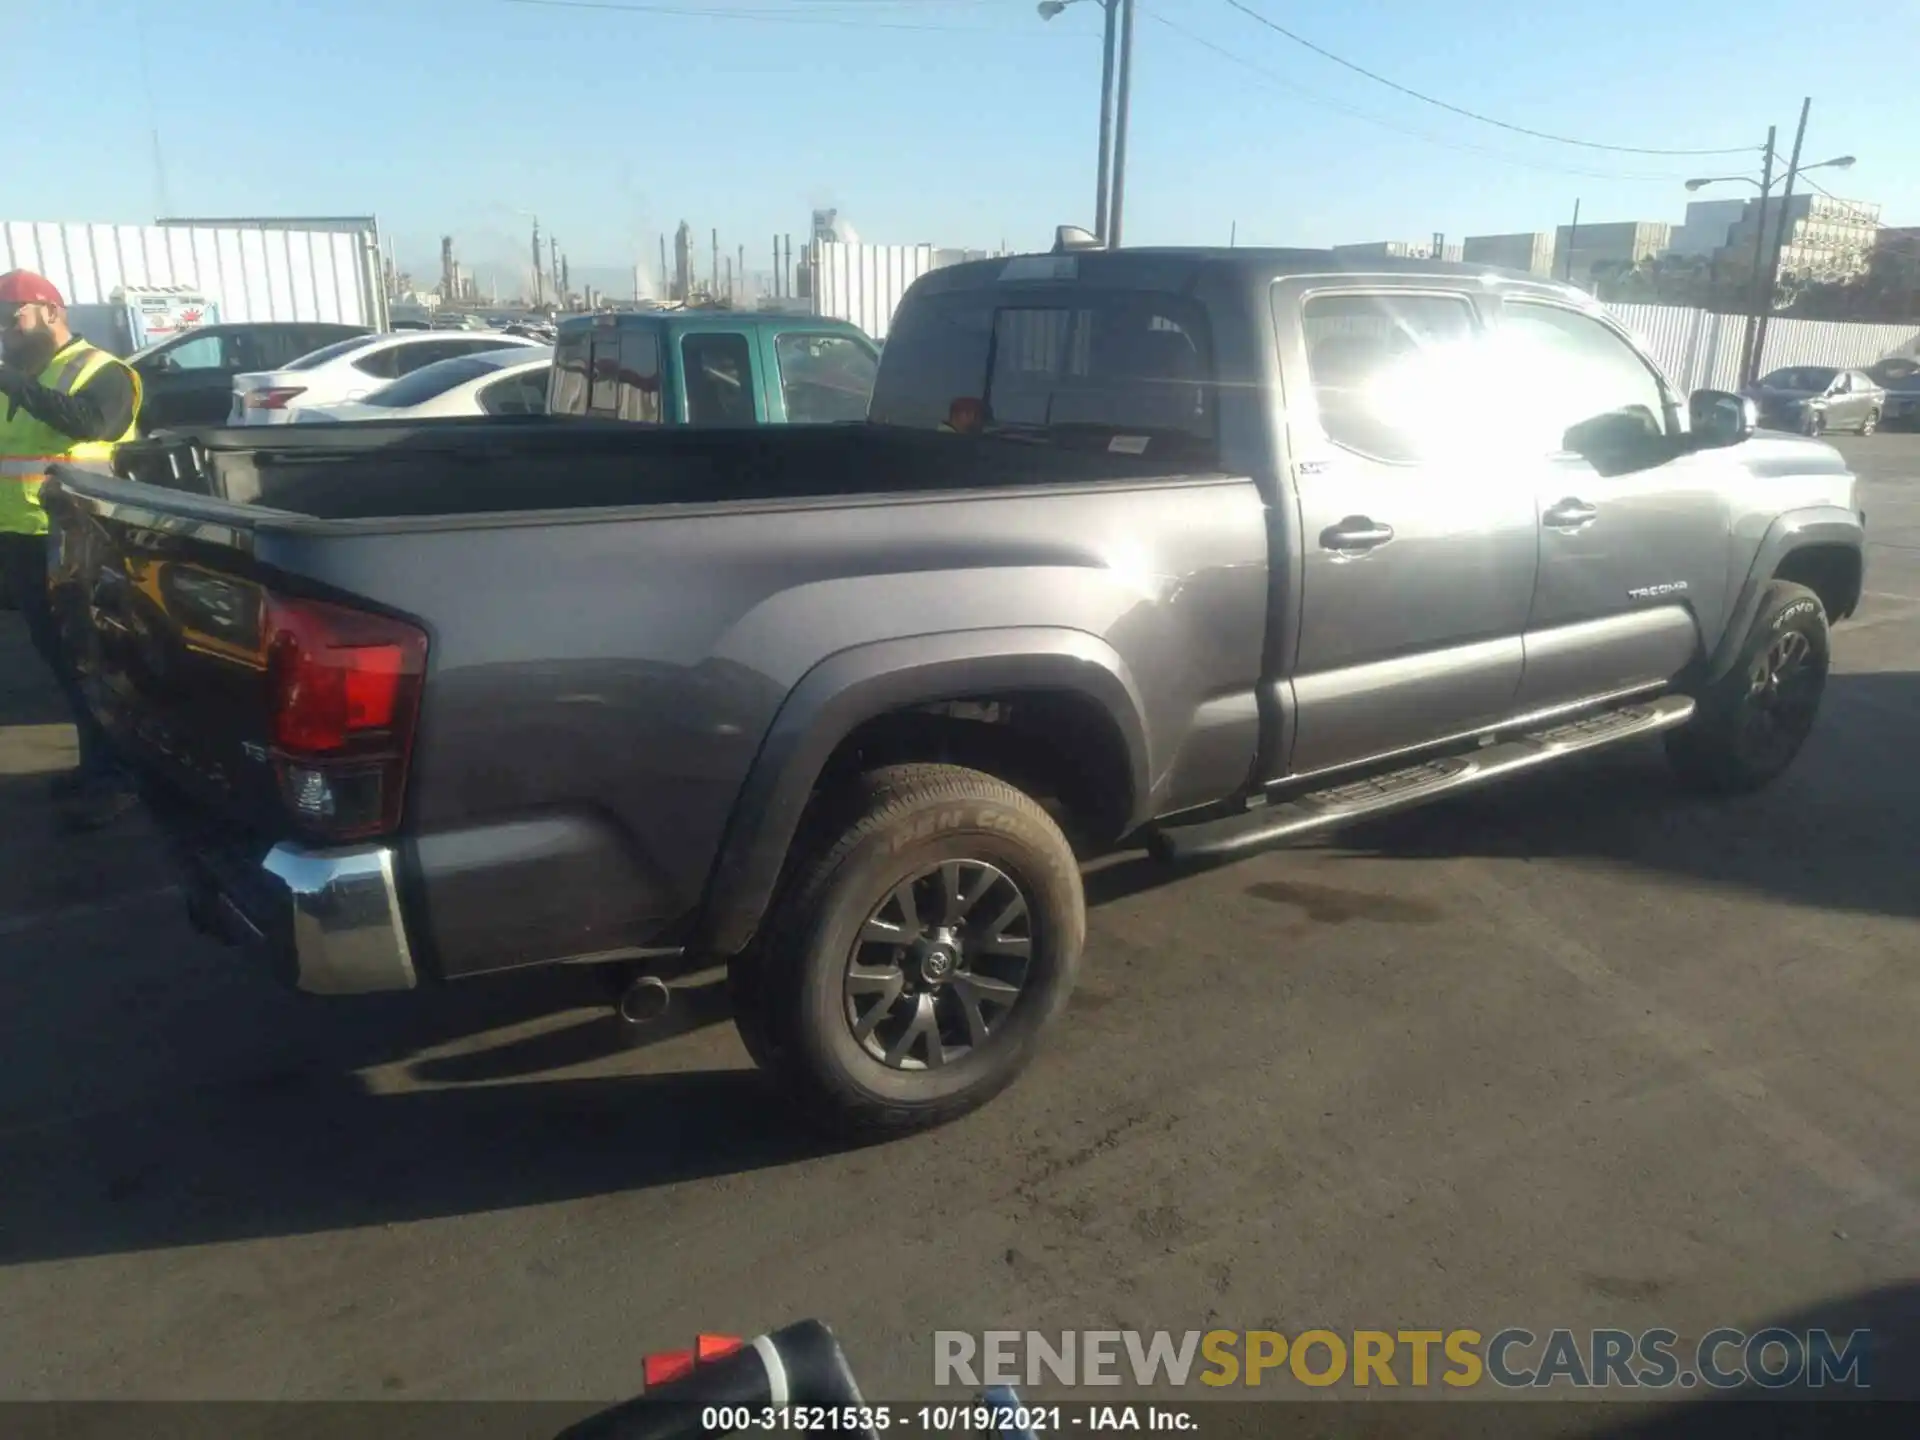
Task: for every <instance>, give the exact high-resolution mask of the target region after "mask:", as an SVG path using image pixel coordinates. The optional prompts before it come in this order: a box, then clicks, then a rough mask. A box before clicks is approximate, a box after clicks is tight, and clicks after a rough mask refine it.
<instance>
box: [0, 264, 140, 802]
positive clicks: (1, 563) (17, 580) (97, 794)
mask: <svg viewBox="0 0 1920 1440" xmlns="http://www.w3.org/2000/svg"><path fill="white" fill-rule="evenodd" d="M139 415H140V379H139V377H138V376H137V375H135V374H134V372H133V371H132V370H131V369H129V368H128V367H127V366H126V365H124V364H122V363H121V362H120V361H119V360H117V359H115V358H114V357H113V356H112V355H109V354H108V353H107V352H106V351H104V350H101V349H99V348H98V347H97V346H93V345H89V344H88V343H87V342H86V341H85V340H81V339H78V338H77V337H75V335H74V334H73V332H72V331H71V330H69V329H68V328H67V306H66V301H65V300H64V299H63V298H62V297H61V294H60V292H59V290H58V289H56V288H55V287H54V285H53V283H52V282H51V281H49V280H48V279H47V278H46V277H45V276H43V275H35V274H34V273H33V272H31V271H28V270H12V271H9V272H8V273H6V274H5V275H0V571H4V576H5V581H6V587H7V591H8V593H9V594H10V595H11V596H12V599H13V603H14V605H15V607H16V608H17V609H18V610H19V611H20V614H21V617H22V618H23V619H24V620H25V621H26V624H27V633H28V635H29V636H30V637H31V639H32V641H33V648H34V649H35V650H36V651H38V652H39V655H40V658H41V659H42V660H44V661H45V662H46V663H47V665H48V667H49V668H50V669H51V670H52V671H53V673H54V678H55V679H56V680H58V681H59V683H60V689H61V691H62V692H63V693H64V694H65V696H66V699H67V707H68V709H69V710H71V711H72V713H73V723H74V727H75V728H76V729H77V730H78V731H79V736H80V765H79V768H78V769H77V770H75V771H73V772H71V773H69V774H66V775H61V776H59V777H57V778H56V779H55V781H54V795H55V798H56V799H59V800H61V801H62V802H64V807H65V810H66V819H67V821H68V823H69V824H70V825H72V826H74V827H76V828H79V829H97V828H99V827H100V826H103V825H107V824H110V823H112V822H113V821H114V820H116V819H118V818H119V817H120V816H121V815H123V814H125V813H126V812H127V811H128V810H129V809H131V808H132V806H133V804H134V795H133V793H132V791H131V789H130V788H129V787H128V786H127V784H126V783H125V781H124V779H123V778H122V776H121V772H120V770H119V767H118V765H117V764H116V763H115V761H114V758H113V752H112V749H111V747H110V746H109V744H108V742H107V737H106V734H105V732H104V731H103V730H102V729H101V728H100V724H99V722H98V721H97V720H95V719H94V717H93V714H92V712H91V711H90V710H89V709H88V708H87V703H86V699H85V697H84V695H83V694H82V692H81V688H80V679H79V675H78V673H77V672H76V670H75V668H74V666H73V662H72V659H71V657H70V656H69V655H68V653H67V649H66V647H65V645H64V644H63V643H62V642H61V638H60V632H59V627H58V626H57V624H56V623H55V621H54V617H53V611H52V608H51V606H50V605H49V603H48V599H47V513H46V511H45V510H43V509H41V508H40V485H41V482H42V481H43V480H45V479H46V474H47V467H48V466H49V465H51V464H52V463H53V462H54V461H56V460H78V461H89V462H96V463H98V462H104V461H106V460H109V459H111V458H112V455H113V451H114V447H115V446H116V445H117V444H119V443H120V442H122V441H126V440H131V439H133V438H134V437H135V436H136V434H137V433H138V422H139Z"/></svg>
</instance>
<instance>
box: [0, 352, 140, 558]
mask: <svg viewBox="0 0 1920 1440" xmlns="http://www.w3.org/2000/svg"><path fill="white" fill-rule="evenodd" d="M121 363H122V362H120V361H119V360H116V359H115V358H114V357H113V356H111V355H109V354H108V353H107V352H106V351H104V350H102V349H100V348H99V347H98V346H96V345H89V344H88V343H87V342H86V341H84V340H78V339H76V340H71V341H69V342H68V343H67V344H65V345H63V346H61V347H60V349H59V350H57V351H55V352H54V356H53V359H51V360H49V361H48V362H47V368H46V369H45V370H43V371H41V372H40V377H39V378H40V383H41V384H42V385H44V386H46V387H47V388H48V389H49V390H57V391H59V392H60V393H61V394H62V395H71V394H73V393H74V392H75V391H77V390H78V389H80V387H81V386H83V385H85V384H86V383H87V382H88V381H89V380H91V379H92V378H93V377H94V376H96V375H98V374H99V373H100V372H101V371H102V370H104V369H106V367H107V366H109V365H119V364H121ZM127 374H129V375H130V376H132V377H133V420H132V421H131V422H130V423H129V424H128V426H127V433H126V434H124V435H122V436H121V437H120V438H119V439H118V440H75V439H73V437H72V436H70V435H62V434H61V433H60V432H59V431H58V430H56V429H54V428H53V427H52V426H51V425H49V424H47V423H46V422H45V421H43V420H40V419H38V418H37V417H35V416H33V415H29V414H28V413H27V410H26V407H25V406H21V407H19V408H18V409H17V410H15V411H14V416H13V419H11V420H9V419H7V410H8V408H9V407H10V406H12V405H13V403H14V402H13V401H12V400H10V399H8V398H7V397H6V396H0V534H4V535H44V534H46V533H47V512H46V511H45V510H42V509H41V508H40V483H41V481H43V480H45V479H46V478H47V467H48V466H49V465H51V464H52V463H53V462H54V461H56V460H90V461H98V462H100V463H102V464H104V463H106V462H107V461H109V460H111V459H112V458H113V451H114V447H115V446H117V445H119V444H121V443H122V442H123V441H127V440H132V439H135V438H136V437H137V436H138V435H139V433H140V399H141V389H140V376H139V374H138V372H136V371H134V370H132V369H131V368H129V369H128V370H127Z"/></svg>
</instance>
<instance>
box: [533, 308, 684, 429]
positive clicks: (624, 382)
mask: <svg viewBox="0 0 1920 1440" xmlns="http://www.w3.org/2000/svg"><path fill="white" fill-rule="evenodd" d="M548 409H549V411H550V413H552V414H554V415H558V416H567V415H590V416H593V417H594V418H595V419H600V420H627V421H631V422H634V423H638V424H644V425H658V424H660V423H661V409H660V339H659V336H658V334H657V333H656V332H655V331H654V330H653V329H652V328H651V327H644V326H639V325H575V326H570V327H568V328H566V329H564V330H562V331H561V333H560V338H559V342H558V343H557V344H556V345H555V347H554V356H553V381H552V390H551V396H550V400H549V403H548Z"/></svg>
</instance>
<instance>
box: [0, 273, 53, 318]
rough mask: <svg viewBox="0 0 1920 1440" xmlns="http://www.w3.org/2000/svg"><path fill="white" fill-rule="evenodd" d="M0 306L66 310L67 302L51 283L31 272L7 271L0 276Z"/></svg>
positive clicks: (42, 276)
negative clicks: (44, 307) (37, 306)
mask: <svg viewBox="0 0 1920 1440" xmlns="http://www.w3.org/2000/svg"><path fill="white" fill-rule="evenodd" d="M0 305H58V306H59V307H60V308H61V309H62V310H64V309H66V308H67V302H66V301H65V300H63V299H62V298H61V296H60V292H59V291H58V290H57V289H55V288H54V284H53V282H52V281H51V280H49V279H47V277H46V276H44V275H36V274H34V273H33V271H31V270H9V271H8V272H7V273H6V274H4V275H0Z"/></svg>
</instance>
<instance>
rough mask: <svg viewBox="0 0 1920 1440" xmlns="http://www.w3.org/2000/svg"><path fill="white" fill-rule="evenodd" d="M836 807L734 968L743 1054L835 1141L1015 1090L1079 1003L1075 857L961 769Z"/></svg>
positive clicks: (873, 779) (1061, 840) (927, 772)
mask: <svg viewBox="0 0 1920 1440" xmlns="http://www.w3.org/2000/svg"><path fill="white" fill-rule="evenodd" d="M828 803H829V805H830V806H831V807H833V809H834V810H835V811H837V813H838V814H839V815H840V816H841V817H843V818H841V819H840V820H838V821H833V822H829V823H827V824H826V825H823V826H820V827H818V828H817V830H816V832H815V843H814V845H813V846H812V847H811V848H812V853H811V854H803V855H800V856H798V857H796V860H797V864H796V866H795V870H794V873H793V875H792V877H791V882H790V884H789V885H788V886H787V887H786V888H785V890H784V891H783V894H782V897H781V899H780V900H778V901H777V902H776V904H775V906H774V908H773V910H772V911H771V912H770V914H769V915H768V918H767V923H766V925H765V927H764V928H763V930H762V933H761V935H760V937H759V938H758V939H757V940H756V942H755V945H754V949H753V951H752V952H751V953H750V955H749V956H747V957H743V958H742V959H741V960H740V961H738V962H736V966H735V970H734V975H733V988H734V992H735V1003H736V1005H739V1006H740V1007H741V1011H740V1012H739V1013H740V1015H741V1034H742V1039H743V1040H744V1041H745V1042H746V1043H747V1047H748V1050H749V1052H750V1053H751V1054H752V1055H753V1057H754V1059H755V1061H756V1062H757V1063H759V1064H761V1065H762V1066H763V1067H765V1068H767V1069H768V1070H770V1071H772V1072H773V1073H774V1075H775V1076H776V1077H777V1079H778V1080H779V1081H780V1082H781V1086H782V1089H783V1090H784V1091H785V1092H786V1094H787V1095H788V1097H789V1098H791V1099H792V1100H793V1101H794V1102H795V1103H796V1104H797V1105H798V1106H799V1108H800V1110H801V1111H802V1113H803V1114H804V1115H806V1116H807V1117H808V1118H809V1119H810V1120H812V1121H813V1122H815V1123H816V1124H817V1125H819V1126H820V1127H821V1128H823V1129H824V1130H826V1131H828V1132H830V1133H832V1134H835V1135H838V1136H844V1137H850V1138H872V1137H875V1136H881V1135H892V1134H903V1133H906V1132H908V1131H912V1130H920V1129H926V1128H929V1127H932V1126H935V1125H940V1124H944V1123H946V1122H947V1121H949V1120H953V1119H955V1118H957V1117H959V1116H960V1115H963V1114H965V1113H967V1112H968V1111H970V1110H973V1109H975V1108H976V1107H978V1106H980V1105H982V1104H984V1103H985V1102H986V1101H987V1100H989V1099H991V1098H992V1097H993V1096H994V1095H996V1094H998V1093H999V1092H1000V1091H1001V1090H1003V1089H1005V1088H1006V1087H1007V1086H1008V1085H1009V1084H1011V1083H1012V1082H1013V1080H1014V1079H1015V1078H1016V1077H1017V1076H1018V1075H1019V1074H1020V1073H1021V1071H1023V1070H1024V1069H1025V1068H1026V1066H1027V1065H1028V1063H1029V1062H1030V1061H1031V1060H1032V1058H1033V1055H1034V1053H1035V1051H1036V1050H1037V1048H1038V1043H1039V1038H1040V1035H1041V1033H1042V1032H1043V1031H1044V1030H1045V1029H1046V1028H1047V1026H1048V1024H1049V1023H1050V1022H1051V1021H1052V1020H1053V1019H1054V1017H1055V1016H1057V1015H1058V1014H1059V1013H1060V1011H1061V1010H1062V1008H1063V1007H1064V1006H1065V1005H1066V1002H1067V998H1068V996H1069V995H1070V994H1071V993H1072V989H1073V982H1074V977H1075V974H1076V973H1077V971H1078V969H1079V963H1080V952H1081V949H1082V947H1083V945H1084V944H1085V941H1086V926H1087V919H1086V902H1085V899H1084V897H1083V895H1082V892H1081V888H1080V871H1079V866H1078V864H1077V863H1076V861H1075V859H1074V854H1073V849H1072V847H1071V846H1070V845H1069V844H1068V842H1067V839H1066V837H1065V836H1064V835H1062V834H1061V832H1060V829H1059V827H1058V826H1057V825H1055V824H1054V822H1053V820H1052V819H1051V818H1049V816H1048V815H1047V813H1046V811H1044V810H1043V809H1041V807H1040V806H1039V805H1038V804H1036V803H1035V802H1034V801H1033V800H1032V799H1031V798H1029V797H1028V796H1027V795H1025V794H1023V793H1021V792H1020V791H1018V790H1016V789H1014V788H1013V787H1012V786H1010V785H1008V784H1006V783H1004V782H1003V781H1000V780H997V779H995V778H994V777H992V776H990V775H985V774H982V773H980V772H978V771H974V770H964V769H961V768H959V767H956V766H950V765H907V766H897V767H891V768H888V769H883V770H877V771H874V772H871V773H870V774H867V775H864V776H862V777H860V778H859V780H857V781H856V782H854V785H853V786H852V787H851V789H850V792H849V793H848V794H846V795H844V796H840V797H829V800H828ZM803 843H805V842H803Z"/></svg>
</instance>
